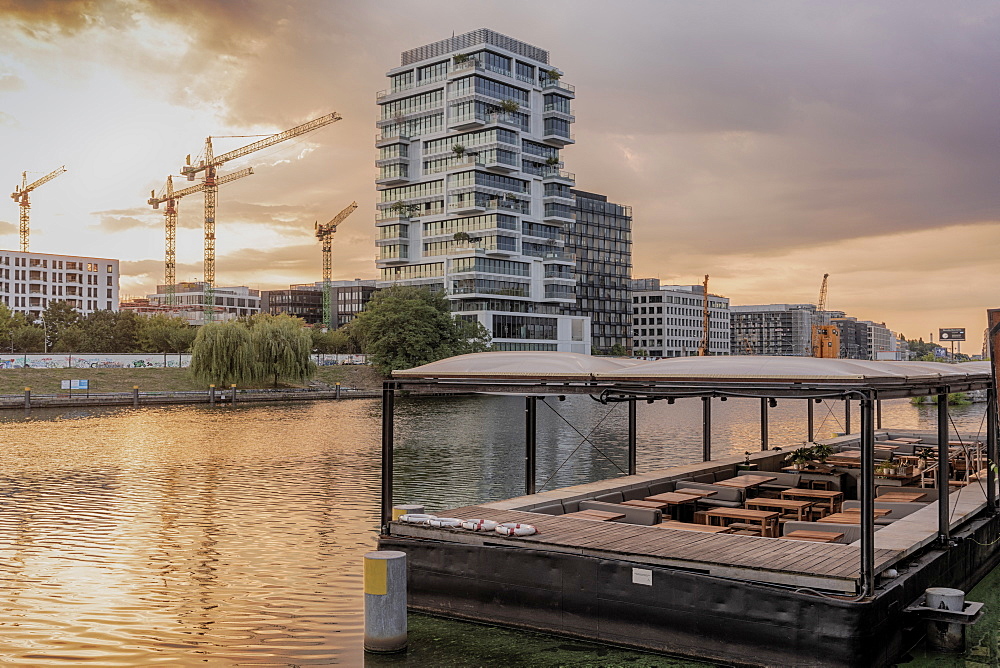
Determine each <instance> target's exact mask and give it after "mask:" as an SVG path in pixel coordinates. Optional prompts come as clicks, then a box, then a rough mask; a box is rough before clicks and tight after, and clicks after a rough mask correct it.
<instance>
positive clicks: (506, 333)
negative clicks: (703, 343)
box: [493, 315, 559, 340]
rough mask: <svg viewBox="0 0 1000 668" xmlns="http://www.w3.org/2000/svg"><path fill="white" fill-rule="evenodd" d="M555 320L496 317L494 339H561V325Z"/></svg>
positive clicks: (514, 316) (521, 316)
mask: <svg viewBox="0 0 1000 668" xmlns="http://www.w3.org/2000/svg"><path fill="white" fill-rule="evenodd" d="M558 322H559V321H558V320H556V319H555V318H534V317H531V316H524V315H494V316H493V338H494V339H549V340H556V339H558V338H559V325H558Z"/></svg>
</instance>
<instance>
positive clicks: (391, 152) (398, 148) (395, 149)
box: [378, 144, 408, 160]
mask: <svg viewBox="0 0 1000 668" xmlns="http://www.w3.org/2000/svg"><path fill="white" fill-rule="evenodd" d="M407 148H408V147H407V146H406V144H392V145H390V146H383V147H382V148H380V149H379V150H378V159H379V160H389V159H390V158H405V157H407Z"/></svg>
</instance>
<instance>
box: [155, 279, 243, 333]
mask: <svg viewBox="0 0 1000 668" xmlns="http://www.w3.org/2000/svg"><path fill="white" fill-rule="evenodd" d="M207 285H208V284H207V283H204V282H201V281H189V282H184V283H178V284H177V285H176V286H174V305H173V308H174V309H176V310H175V311H174V313H175V314H176V315H177V316H179V317H181V318H184V319H185V320H187V322H188V324H190V325H204V324H205V311H204V307H205V288H206V287H207ZM166 288H167V286H165V285H158V286H156V294H153V295H147V296H146V298H147V299H148V300H149V301H148V305H147V306H167V298H168V295H167V290H166ZM213 292H214V296H215V312H214V314H213V317H214V320H215V321H220V322H221V321H224V320H234V319H236V318H239V317H241V316H250V315H255V314H257V313H260V290H254V289H252V288H248V287H247V286H245V285H240V286H235V287H228V288H223V287H216V288H215V289H214V291H213Z"/></svg>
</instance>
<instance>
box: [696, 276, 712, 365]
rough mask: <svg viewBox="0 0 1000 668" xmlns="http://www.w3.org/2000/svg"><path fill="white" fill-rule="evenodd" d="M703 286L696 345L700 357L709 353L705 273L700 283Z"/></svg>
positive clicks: (706, 280) (706, 277)
mask: <svg viewBox="0 0 1000 668" xmlns="http://www.w3.org/2000/svg"><path fill="white" fill-rule="evenodd" d="M702 287H703V288H704V295H703V296H704V299H703V300H702V302H701V312H702V320H701V345H700V346H698V355H699V356H700V357H705V356H706V355H709V354H710V352H709V345H710V343H709V337H708V335H709V321H708V274H705V282H704V283H703V284H702Z"/></svg>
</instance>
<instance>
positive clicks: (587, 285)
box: [565, 190, 633, 355]
mask: <svg viewBox="0 0 1000 668" xmlns="http://www.w3.org/2000/svg"><path fill="white" fill-rule="evenodd" d="M571 192H572V194H573V197H574V205H573V213H574V218H575V220H574V221H573V223H572V224H571V225H569V226H568V227H567V230H566V246H565V249H566V252H567V253H570V254H572V255H573V256H574V257H575V258H576V304H575V306H572V307H570V309H569V312H570V313H571V314H573V315H580V316H588V317H590V340H591V352H592V353H593V354H595V355H610V354H612V351H613V350H614V351H615V352H618V353H620V354H629V353H630V351H631V349H632V338H633V337H632V287H631V280H632V207H630V206H623V205H621V204H614V203H612V202H609V201H608V198H607V197H606V196H604V195H596V194H594V193H589V192H585V191H583V190H573V191H571Z"/></svg>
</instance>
